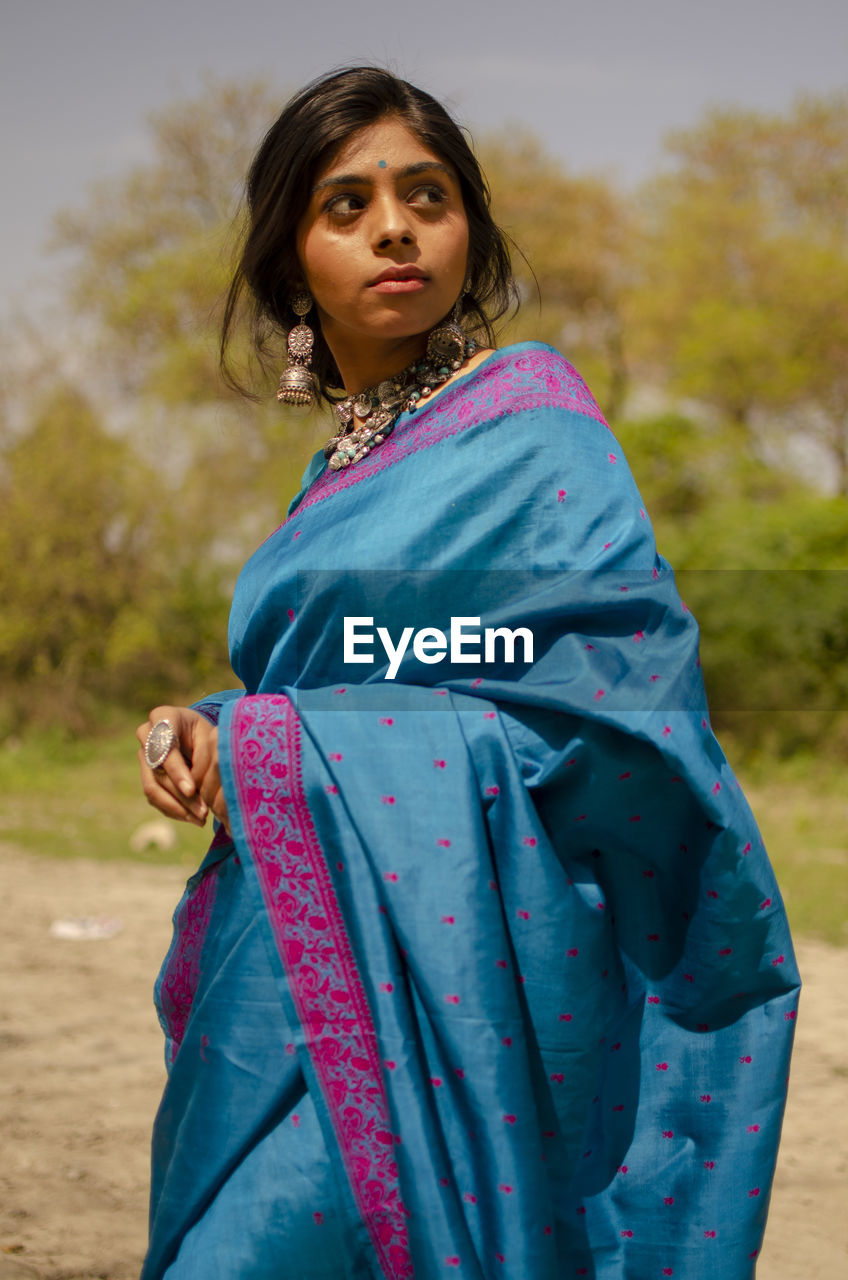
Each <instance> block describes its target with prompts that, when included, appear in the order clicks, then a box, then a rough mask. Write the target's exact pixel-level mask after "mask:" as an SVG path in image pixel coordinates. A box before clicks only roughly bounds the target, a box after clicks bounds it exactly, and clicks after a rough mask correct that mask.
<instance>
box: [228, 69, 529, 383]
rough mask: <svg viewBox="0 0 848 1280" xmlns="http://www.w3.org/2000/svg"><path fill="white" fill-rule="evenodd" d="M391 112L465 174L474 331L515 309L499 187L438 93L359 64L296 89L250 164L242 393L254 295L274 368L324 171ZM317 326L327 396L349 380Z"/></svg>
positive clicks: (262, 341) (317, 360)
mask: <svg viewBox="0 0 848 1280" xmlns="http://www.w3.org/2000/svg"><path fill="white" fill-rule="evenodd" d="M385 116H397V117H398V119H400V120H402V121H403V123H404V124H405V125H407V126H408V128H409V129H410V130H411V132H412V133H414V134H415V136H416V137H417V138H418V139H419V140H420V141H421V142H422V143H424V144H425V145H426V146H428V147H430V148H431V150H433V151H434V152H435V153H436V154H437V155H439V156H440V157H441V158H442V159H443V160H444V161H445V162H446V163H448V164H450V165H452V166H453V168H454V169H455V170H456V172H457V174H458V176H459V182H460V187H461V190H462V198H463V201H464V204H465V213H466V217H467V219H468V279H469V281H470V291H469V292H468V293H467V294H466V295H465V297H464V300H463V308H464V311H465V314H466V316H467V317H468V318H469V320H470V324H466V328H467V329H468V330H469V331H470V332H472V333H475V334H477V335H478V336H484V337H485V341H486V343H487V345H489V346H492V345H494V331H493V327H492V326H493V323H494V322H495V321H497V320H499V319H500V318H501V317H502V316H503V315H505V314H506V312H507V311H509V310H510V307H511V306H512V305H513V304H514V303H515V302H516V300H517V294H516V289H515V283H514V281H513V277H512V269H511V266H510V257H509V249H508V247H507V239H506V236H505V235H504V233H503V232H502V231H501V230H500V228H499V227H497V226H496V225H495V223H494V221H493V219H492V215H491V212H490V208H489V205H490V195H489V188H488V185H487V183H486V180H485V178H484V177H483V174H482V172H481V170H480V166H479V164H478V163H477V160H476V158H475V156H474V153H473V152H472V150H471V147H470V146H469V144H468V142H467V140H466V138H465V135H464V134H463V132H462V130H461V129H460V127H459V126H458V125H457V124H456V122H455V121H454V120H453V119H452V118H451V116H450V115H449V114H448V112H447V111H446V110H445V108H444V107H443V106H441V104H440V103H438V102H437V101H436V100H435V98H432V97H431V96H430V94H428V93H424V92H423V90H421V89H416V88H415V87H414V85H411V84H408V83H407V82H406V81H405V80H400V79H398V77H397V76H395V75H392V73H391V72H389V71H385V70H383V69H382V68H380V67H349V68H347V69H345V70H341V71H334V72H331V73H330V74H329V75H325V76H321V77H320V78H319V79H317V80H313V81H312V83H311V84H308V85H307V86H306V88H305V89H302V90H301V91H300V93H298V94H296V95H295V97H294V98H292V99H291V101H290V102H289V103H288V105H287V106H286V107H285V108H284V109H283V111H282V114H281V115H280V117H279V119H278V120H277V121H276V122H275V123H274V124H273V125H272V126H271V128H270V129H269V131H268V133H267V134H266V135H265V138H264V140H263V142H262V145H261V146H260V148H259V150H258V151H257V153H256V156H255V157H254V160H253V163H252V165H251V166H250V171H249V173H248V176H247V188H246V196H247V212H248V225H247V228H246V235H245V240H244V245H243V248H242V251H241V257H240V260H239V263H238V266H237V268H236V271H235V275H234V276H233V280H232V283H231V285H230V289H229V293H228V294H227V300H226V307H225V311H224V320H223V325H222V330H221V352H220V358H221V369H222V372H223V375H224V378H225V379H226V381H227V382H228V384H229V385H230V386H231V387H233V388H234V389H236V390H238V391H241V392H242V393H244V394H249V392H246V391H245V388H244V386H243V385H242V383H241V381H240V379H239V378H238V377H237V376H236V375H235V373H234V371H233V368H232V365H231V363H230V341H231V338H232V334H233V328H234V325H235V317H236V313H237V311H238V310H239V306H240V303H241V302H242V300H243V297H244V295H245V293H247V294H248V297H247V299H246V301H247V304H248V316H249V323H250V335H251V339H252V344H253V348H254V350H255V352H256V353H257V355H258V357H259V360H260V364H261V365H262V366H263V367H267V365H268V363H269V360H270V358H271V351H272V348H275V349H274V350H273V358H274V359H279V347H280V338H281V336H282V334H284V333H285V332H286V331H287V330H288V329H289V328H290V327H291V325H292V323H293V319H292V313H291V309H290V305H289V302H290V298H291V296H292V293H293V292H294V290H295V288H296V287H297V285H298V284H299V283H300V281H301V279H302V273H301V269H300V265H299V262H298V258H297V250H296V241H295V237H296V233H297V227H298V224H299V222H300V220H301V218H302V217H303V215H304V214H305V212H306V210H307V208H308V206H309V201H310V193H311V191H312V187H313V185H314V181H315V177H316V176H317V174H318V172H319V171H320V169H321V168H322V167H323V166H324V165H325V164H326V163H327V162H328V161H329V160H330V158H331V157H332V155H333V153H334V152H335V151H337V150H338V149H339V147H340V146H341V145H342V144H343V143H344V142H346V141H347V139H348V138H350V137H351V135H352V134H354V133H356V132H357V131H358V130H359V129H363V128H365V127H367V126H368V125H371V124H374V123H375V122H376V121H378V120H380V119H382V118H383V117H385ZM313 327H314V328H315V330H316V332H315V349H314V352H313V361H312V364H313V370H314V372H315V375H316V379H317V382H318V386H319V388H320V390H321V393H322V394H323V395H324V396H325V397H326V396H327V392H328V388H330V387H340V386H341V376H340V374H339V371H338V369H337V367H336V364H335V361H334V359H333V356H332V354H331V352H330V349H329V347H328V346H327V344H326V342H325V341H324V339H323V336H322V335H321V332H320V326H313Z"/></svg>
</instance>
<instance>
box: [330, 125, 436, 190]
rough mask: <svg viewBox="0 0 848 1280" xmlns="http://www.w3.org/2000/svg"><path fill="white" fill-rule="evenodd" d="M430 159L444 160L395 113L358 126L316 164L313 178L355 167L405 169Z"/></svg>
mask: <svg viewBox="0 0 848 1280" xmlns="http://www.w3.org/2000/svg"><path fill="white" fill-rule="evenodd" d="M425 160H433V161H436V162H438V163H439V164H444V163H445V161H444V159H443V157H442V156H441V155H439V153H438V152H437V151H434V150H433V148H432V147H430V146H428V145H427V143H425V142H422V141H421V139H420V138H419V137H418V136H417V135H416V134H415V133H413V131H412V129H410V127H409V125H407V124H406V123H405V122H404V121H403V120H401V119H399V118H398V117H397V116H384V117H383V118H382V119H380V120H376V121H375V122H374V123H373V124H369V125H365V126H364V127H363V128H361V129H357V130H356V132H355V133H352V134H351V135H350V137H349V138H346V139H345V141H344V142H343V143H341V145H340V146H339V147H338V148H337V149H336V150H335V151H334V152H333V153H332V154H331V155H330V156H329V157H328V158H327V159H326V160H325V161H324V162H323V163H322V164H320V165H319V169H318V173H317V174H316V178H317V179H318V180H320V179H321V178H324V177H326V176H327V174H328V173H329V172H330V171H331V170H334V171H339V172H341V171H342V170H344V171H345V172H348V171H353V169H354V168H355V166H356V165H357V164H358V165H360V166H362V165H367V167H369V168H374V167H376V168H379V169H386V168H392V169H394V168H405V167H407V166H408V165H410V164H418V163H420V162H422V161H425Z"/></svg>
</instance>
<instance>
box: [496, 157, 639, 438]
mask: <svg viewBox="0 0 848 1280" xmlns="http://www.w3.org/2000/svg"><path fill="white" fill-rule="evenodd" d="M481 159H482V162H483V167H484V169H485V172H486V174H487V176H488V178H489V181H490V183H491V187H492V192H493V212H494V216H495V219H496V221H497V222H499V224H500V225H501V226H502V227H503V228H504V230H505V231H506V232H507V233H508V234H509V235H510V237H511V238H512V239H513V241H514V242H515V244H516V245H517V246H518V249H519V251H520V252H519V253H517V254H514V262H513V266H514V268H515V273H516V279H517V282H518V285H519V289H520V291H521V295H522V297H523V298H524V299H525V301H526V302H527V303H528V304H529V305H528V306H526V307H525V309H524V311H523V313H522V314H521V315H520V316H519V317H518V319H517V321H516V322H515V323H514V325H513V326H512V327H511V329H510V331H509V335H508V336H509V338H510V340H519V339H522V338H536V339H538V340H540V341H543V342H550V343H551V345H553V346H556V347H561V348H562V347H565V349H566V350H567V352H568V355H569V358H570V359H572V360H573V361H574V362H575V363H577V364H579V367H580V369H581V371H582V372H583V375H584V376H585V377H586V378H587V380H588V381H589V383H590V385H591V386H592V387H593V388H594V391H595V395H596V396H597V398H598V400H599V402H600V404H601V405H602V407H603V409H604V411H605V412H606V413H607V414H608V416H610V417H613V418H614V417H616V416H617V415H618V413H619V412H620V409H621V406H622V404H623V402H624V398H625V396H626V393H627V389H628V370H627V366H626V362H625V353H624V340H623V332H622V316H621V296H622V289H623V284H624V279H625V275H626V252H627V246H628V241H629V238H630V236H631V234H632V227H631V224H630V219H629V216H628V213H627V207H626V205H625V203H624V200H623V199H622V198H621V197H620V196H619V195H618V193H617V192H616V191H615V190H614V189H613V188H612V187H611V185H610V184H609V183H608V182H606V181H604V180H603V179H602V178H595V177H585V176H584V177H572V176H569V175H567V174H565V173H564V172H563V170H562V168H561V167H560V165H559V164H558V163H557V162H556V161H555V160H554V159H552V157H551V156H549V155H547V154H546V153H545V152H544V151H543V150H542V148H541V147H540V146H539V143H538V142H537V141H536V139H535V138H533V137H532V136H530V135H527V134H522V133H515V134H513V135H511V136H510V135H508V136H506V137H498V138H497V139H495V138H490V139H488V140H487V141H486V142H485V143H484V146H483V148H482V153H481ZM537 289H538V292H537ZM537 297H538V299H539V309H538V310H537V309H536V308H535V307H534V306H533V305H532V304H533V302H534V301H535V300H536V298H537Z"/></svg>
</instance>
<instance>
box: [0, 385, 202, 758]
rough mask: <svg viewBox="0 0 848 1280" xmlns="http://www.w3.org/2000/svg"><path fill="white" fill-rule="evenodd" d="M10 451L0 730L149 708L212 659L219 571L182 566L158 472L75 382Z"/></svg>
mask: <svg viewBox="0 0 848 1280" xmlns="http://www.w3.org/2000/svg"><path fill="white" fill-rule="evenodd" d="M2 463H3V465H2V470H0V594H2V598H3V601H4V607H3V611H2V614H0V691H2V695H3V696H2V704H0V736H2V734H3V733H5V732H9V731H10V730H11V728H12V727H13V726H14V725H15V724H17V723H19V722H20V721H23V722H27V721H35V722H42V723H45V722H48V723H49V722H64V723H66V724H67V725H69V726H71V727H73V728H75V729H78V730H82V729H84V728H85V727H86V726H87V725H88V724H89V723H90V722H91V719H92V716H93V714H94V710H95V708H96V706H97V704H98V703H102V702H103V701H109V700H113V699H116V698H125V697H131V698H132V699H133V701H134V702H136V701H137V700H140V706H141V707H142V708H145V709H146V705H148V704H149V703H150V702H155V701H161V699H162V692H161V691H162V690H163V689H167V688H169V687H171V686H174V687H176V688H180V689H187V688H189V687H190V686H191V683H192V680H193V675H194V673H195V672H196V671H206V672H208V671H210V670H211V668H212V667H213V666H215V665H216V664H215V662H214V659H213V657H212V655H213V653H216V652H220V634H221V630H222V628H223V625H224V618H225V613H224V609H223V607H222V604H223V601H222V595H221V590H220V584H219V583H218V582H216V581H215V579H214V576H213V574H212V573H211V572H210V570H209V568H208V567H206V568H204V567H203V566H202V565H200V566H198V565H194V564H193V565H192V566H191V572H190V573H189V572H187V571H186V569H185V568H184V567H183V568H182V569H181V570H180V569H179V568H178V572H177V573H176V575H175V574H174V573H173V562H174V560H177V563H178V565H179V560H178V557H175V556H173V555H172V553H171V550H170V548H171V545H172V539H173V537H174V533H175V529H174V519H173V515H172V513H170V512H169V511H168V508H167V506H165V508H164V510H163V508H161V507H160V506H159V505H158V504H157V503H154V502H151V500H150V499H151V494H152V493H155V492H156V490H157V483H156V479H155V476H154V474H153V473H152V472H151V471H150V469H149V468H147V467H145V466H144V465H143V464H142V463H141V462H140V460H139V459H138V457H137V456H136V455H135V453H134V451H133V450H132V448H131V447H130V446H129V445H128V444H127V442H126V441H123V440H120V439H117V438H114V437H112V436H110V435H109V434H108V433H107V432H106V431H105V430H104V429H103V427H102V426H101V424H100V423H99V421H98V420H97V418H96V416H95V414H94V413H93V411H92V409H91V408H90V406H89V405H88V404H87V403H86V402H85V400H84V399H83V398H82V397H81V396H80V395H79V394H78V393H77V392H75V391H74V390H73V389H72V388H69V387H66V386H56V387H54V388H53V390H52V392H51V394H50V403H49V405H46V406H45V407H44V408H43V409H42V410H41V411H39V412H37V413H36V415H35V419H34V421H33V423H32V425H31V427H30V429H29V430H28V431H25V432H24V433H23V434H22V435H21V436H20V437H19V438H18V439H17V440H16V441H15V442H14V443H13V444H11V445H9V446H8V447H7V449H6V450H5V453H4V455H2ZM171 634H176V635H177V636H178V638H179V641H180V642H181V644H182V647H181V648H175V647H172V646H171V644H170V642H168V641H166V637H168V636H169V635H171ZM217 665H220V664H217Z"/></svg>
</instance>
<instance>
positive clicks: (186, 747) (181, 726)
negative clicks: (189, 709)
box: [136, 707, 207, 821]
mask: <svg viewBox="0 0 848 1280" xmlns="http://www.w3.org/2000/svg"><path fill="white" fill-rule="evenodd" d="M184 711H185V708H180V707H154V709H153V710H152V711H151V713H150V719H149V720H148V721H147V723H146V725H139V727H138V729H137V731H136V737H137V738H138V740H139V742H140V743H141V744H142V754H143V755H144V756H145V764H146V765H147V758H146V752H145V747H146V744H147V738H148V735H149V733H150V730H151V729H152V727H153V725H155V724H157V723H159V722H160V721H162V720H167V722H168V724H169V725H170V726H171V728H172V729H173V731H174V733H175V734H176V739H177V740H176V742H175V743H174V745H173V747H172V748H171V750H170V751H169V752H168V754H167V755H166V756H165V758H164V760H163V761H162V763H161V764H160V765H158V766H157V768H156V769H155V770H151V772H152V773H154V774H155V777H156V779H157V780H158V782H159V784H160V786H161V787H162V788H163V789H164V790H165V791H167V792H168V793H169V794H170V795H172V796H173V797H174V798H175V799H177V800H180V801H181V802H182V804H183V805H184V807H185V808H186V809H188V810H189V811H190V812H191V813H192V814H193V815H194V816H195V817H196V818H198V819H200V820H201V821H205V819H206V814H207V806H206V804H205V802H204V801H203V800H201V798H200V797H199V796H198V794H197V787H196V785H195V782H194V779H193V778H192V776H191V770H190V768H189V761H188V760H187V759H186V755H189V757H190V753H191V736H190V735H191V722H190V721H189V722H188V724H186V719H187V717H186V716H185V715H184V714H183V712H184ZM147 768H148V769H150V766H149V765H147ZM145 794H146V793H145Z"/></svg>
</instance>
